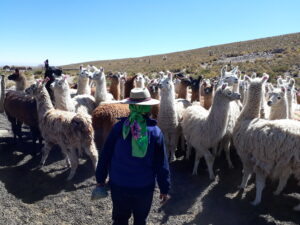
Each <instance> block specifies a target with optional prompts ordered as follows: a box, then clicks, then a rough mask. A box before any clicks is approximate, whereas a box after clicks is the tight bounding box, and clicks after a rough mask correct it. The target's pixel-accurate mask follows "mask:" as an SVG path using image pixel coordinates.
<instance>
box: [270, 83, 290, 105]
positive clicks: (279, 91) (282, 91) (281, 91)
mask: <svg viewBox="0 0 300 225" xmlns="http://www.w3.org/2000/svg"><path fill="white" fill-rule="evenodd" d="M284 98H286V88H285V87H280V88H273V89H272V90H271V91H270V92H269V93H268V101H267V104H268V106H273V105H278V104H281V103H282V102H283V101H284Z"/></svg>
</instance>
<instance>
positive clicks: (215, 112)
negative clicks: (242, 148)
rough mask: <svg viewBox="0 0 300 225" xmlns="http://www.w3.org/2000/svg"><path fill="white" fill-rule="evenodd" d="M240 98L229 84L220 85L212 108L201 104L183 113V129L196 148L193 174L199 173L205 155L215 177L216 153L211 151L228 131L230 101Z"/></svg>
mask: <svg viewBox="0 0 300 225" xmlns="http://www.w3.org/2000/svg"><path fill="white" fill-rule="evenodd" d="M239 98H240V95H239V94H238V93H235V92H232V91H231V90H230V88H229V87H227V84H226V83H225V84H223V85H222V86H221V87H219V88H218V89H217V91H216V93H215V97H214V101H213V104H212V106H211V109H210V110H209V111H207V110H206V109H204V108H203V107H201V106H195V105H193V106H191V107H188V108H187V109H186V110H185V111H184V113H183V119H182V123H181V124H182V129H183V133H184V136H185V137H186V139H187V141H188V142H189V143H190V144H191V145H192V146H193V147H194V148H195V149H196V157H195V164H194V170H193V174H194V175H196V174H197V169H198V165H199V161H200V158H201V157H202V156H204V158H205V161H206V164H207V167H208V171H209V177H210V179H214V177H215V175H214V172H213V163H214V157H215V156H214V155H213V154H212V153H211V152H210V151H209V149H210V148H216V147H217V144H218V143H219V142H220V141H221V139H222V138H223V136H224V135H225V133H226V127H227V123H228V112H229V103H230V101H233V100H237V99H239Z"/></svg>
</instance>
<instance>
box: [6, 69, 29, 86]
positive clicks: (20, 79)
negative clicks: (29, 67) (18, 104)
mask: <svg viewBox="0 0 300 225" xmlns="http://www.w3.org/2000/svg"><path fill="white" fill-rule="evenodd" d="M8 79H9V80H13V81H15V82H16V91H24V90H25V88H26V86H27V82H26V77H25V76H24V75H22V74H20V72H19V69H15V72H14V73H13V74H12V75H9V76H8Z"/></svg>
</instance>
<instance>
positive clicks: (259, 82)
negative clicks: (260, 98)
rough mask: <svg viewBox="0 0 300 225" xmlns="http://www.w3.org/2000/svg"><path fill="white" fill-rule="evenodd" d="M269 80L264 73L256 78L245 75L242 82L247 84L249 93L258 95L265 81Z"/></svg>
mask: <svg viewBox="0 0 300 225" xmlns="http://www.w3.org/2000/svg"><path fill="white" fill-rule="evenodd" d="M268 79H269V75H268V74H266V73H264V74H263V76H262V77H261V78H260V77H257V78H250V77H249V76H247V75H245V76H244V80H245V81H246V82H248V83H249V85H248V87H249V88H248V90H249V92H253V93H255V92H256V93H260V92H261V91H263V86H264V85H265V84H266V82H267V80H268Z"/></svg>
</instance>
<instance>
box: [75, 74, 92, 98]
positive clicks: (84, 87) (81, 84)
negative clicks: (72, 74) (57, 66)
mask: <svg viewBox="0 0 300 225" xmlns="http://www.w3.org/2000/svg"><path fill="white" fill-rule="evenodd" d="M77 86H78V87H77V94H78V95H84V94H88V95H90V94H91V87H90V84H89V79H88V78H83V77H79V80H78V84H77Z"/></svg>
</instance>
